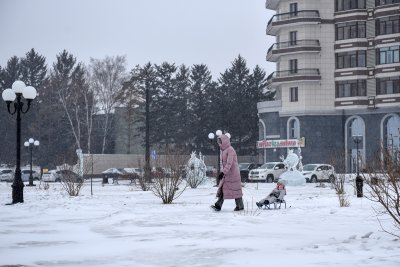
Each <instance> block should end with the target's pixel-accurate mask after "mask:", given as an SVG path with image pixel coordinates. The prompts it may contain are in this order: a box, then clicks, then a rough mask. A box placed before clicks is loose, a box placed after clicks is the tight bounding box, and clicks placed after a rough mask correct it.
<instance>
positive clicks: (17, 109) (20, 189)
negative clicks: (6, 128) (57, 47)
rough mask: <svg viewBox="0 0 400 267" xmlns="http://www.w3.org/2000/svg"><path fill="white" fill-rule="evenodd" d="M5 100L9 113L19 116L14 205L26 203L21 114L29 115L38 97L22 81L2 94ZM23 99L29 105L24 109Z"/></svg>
mask: <svg viewBox="0 0 400 267" xmlns="http://www.w3.org/2000/svg"><path fill="white" fill-rule="evenodd" d="M2 97H3V100H4V101H6V103H7V110H8V113H10V114H11V115H14V114H17V118H16V120H17V142H16V152H17V162H16V167H15V175H14V181H13V184H12V186H11V187H12V203H11V204H16V203H22V202H24V183H23V182H22V178H21V113H27V112H28V110H29V108H30V106H31V102H32V100H33V99H35V97H36V89H35V88H33V87H32V86H26V85H25V83H24V82H22V81H15V82H14V83H13V84H12V89H9V88H8V89H5V90H4V91H3V93H2ZM22 97H23V98H25V99H26V101H27V105H26V108H25V109H24V102H23V101H22ZM11 103H14V108H13V109H11Z"/></svg>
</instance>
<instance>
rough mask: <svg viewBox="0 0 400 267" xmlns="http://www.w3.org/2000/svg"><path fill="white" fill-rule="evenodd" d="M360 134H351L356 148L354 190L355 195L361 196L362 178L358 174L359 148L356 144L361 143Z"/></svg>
mask: <svg viewBox="0 0 400 267" xmlns="http://www.w3.org/2000/svg"><path fill="white" fill-rule="evenodd" d="M362 138H363V137H362V135H353V141H354V143H356V149H357V158H356V161H357V162H356V168H357V176H356V190H357V197H363V179H362V177H361V176H360V166H359V158H360V155H359V153H360V152H359V150H358V144H359V143H361V141H362Z"/></svg>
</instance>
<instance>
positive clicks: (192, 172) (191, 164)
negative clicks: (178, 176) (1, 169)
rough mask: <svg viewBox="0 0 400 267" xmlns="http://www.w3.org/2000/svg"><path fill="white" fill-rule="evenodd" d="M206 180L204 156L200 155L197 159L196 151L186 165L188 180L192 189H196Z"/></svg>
mask: <svg viewBox="0 0 400 267" xmlns="http://www.w3.org/2000/svg"><path fill="white" fill-rule="evenodd" d="M205 179H206V164H205V163H204V156H202V155H201V153H199V157H197V155H196V152H195V151H194V152H192V154H191V155H190V159H189V161H188V163H187V164H186V180H187V182H188V184H189V186H190V187H191V188H196V187H197V186H198V185H200V184H201V183H203V182H204V180H205Z"/></svg>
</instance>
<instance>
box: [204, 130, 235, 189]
mask: <svg viewBox="0 0 400 267" xmlns="http://www.w3.org/2000/svg"><path fill="white" fill-rule="evenodd" d="M221 134H223V133H222V131H221V130H217V131H216V132H215V135H214V133H209V134H208V139H209V140H210V143H214V142H213V141H214V139H215V138H218V136H220V135H221ZM225 135H226V136H228V137H229V139H230V138H231V135H230V133H225ZM217 151H218V154H217V160H218V163H217V166H218V167H217V177H216V178H217V179H216V182H217V186H218V184H219V181H218V176H219V173H220V172H221V149H220V148H219V146H218V145H217Z"/></svg>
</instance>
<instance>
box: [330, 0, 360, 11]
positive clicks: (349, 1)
mask: <svg viewBox="0 0 400 267" xmlns="http://www.w3.org/2000/svg"><path fill="white" fill-rule="evenodd" d="M364 8H365V0H335V11H345V10H350V9H364Z"/></svg>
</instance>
